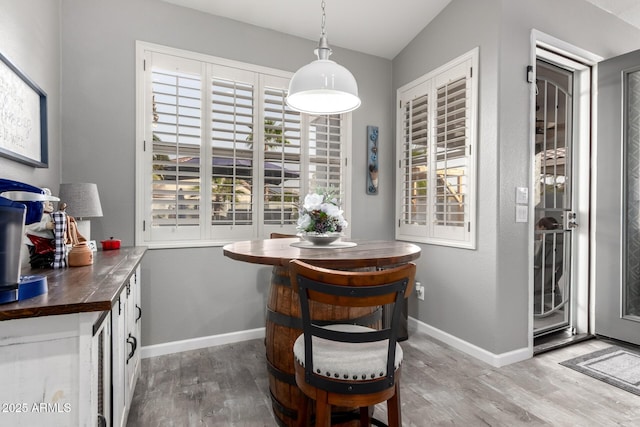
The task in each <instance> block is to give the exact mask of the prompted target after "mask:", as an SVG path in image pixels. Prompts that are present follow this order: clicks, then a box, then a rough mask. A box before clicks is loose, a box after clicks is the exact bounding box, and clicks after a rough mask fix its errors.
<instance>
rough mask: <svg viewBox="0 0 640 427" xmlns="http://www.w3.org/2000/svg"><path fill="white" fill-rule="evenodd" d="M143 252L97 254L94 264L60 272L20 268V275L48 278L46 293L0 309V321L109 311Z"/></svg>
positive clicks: (134, 249) (139, 249)
mask: <svg viewBox="0 0 640 427" xmlns="http://www.w3.org/2000/svg"><path fill="white" fill-rule="evenodd" d="M145 251H146V248H144V247H127V248H121V249H118V250H113V251H98V252H97V253H95V254H94V257H93V264H92V265H87V266H84V267H67V268H61V269H53V268H43V269H32V268H30V267H29V266H28V264H27V266H26V267H23V269H22V272H21V273H22V275H40V276H46V277H47V285H48V292H47V293H45V294H42V295H39V296H36V297H33V298H29V299H25V300H22V301H17V302H13V303H9V304H1V305H0V320H10V319H21V318H26V317H39V316H50V315H56V314H72V313H83V312H92V311H108V310H111V308H112V307H113V304H114V303H115V302H116V300H117V297H118V295H119V294H120V292H121V291H122V289H123V288H124V286H125V284H126V283H127V281H128V279H129V278H130V277H131V275H132V274H133V273H134V271H135V268H136V267H137V265H138V264H139V263H140V261H141V260H142V257H143V255H144V253H145Z"/></svg>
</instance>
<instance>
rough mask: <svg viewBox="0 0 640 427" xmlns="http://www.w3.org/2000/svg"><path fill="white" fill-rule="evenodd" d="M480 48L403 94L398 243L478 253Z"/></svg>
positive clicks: (399, 118)
mask: <svg viewBox="0 0 640 427" xmlns="http://www.w3.org/2000/svg"><path fill="white" fill-rule="evenodd" d="M477 63H478V53H477V49H474V50H473V51H471V52H469V53H467V54H465V55H463V56H462V57H460V58H457V59H455V60H454V61H451V62H450V63H448V64H446V65H445V66H443V67H440V68H439V69H437V70H435V71H433V72H431V73H428V74H426V75H424V76H422V77H420V78H419V79H417V80H415V81H414V82H411V83H409V84H407V85H405V86H403V87H401V88H400V89H399V90H398V94H397V96H398V107H399V109H398V116H397V126H396V128H397V132H398V134H397V158H398V159H399V161H398V171H397V174H396V186H397V193H396V194H397V198H398V203H397V206H398V208H397V211H396V220H397V225H398V228H397V231H396V238H397V239H400V240H409V241H415V242H423V243H433V244H441V245H447V246H458V247H463V248H475V231H474V229H475V210H476V207H475V157H474V152H477V149H476V147H475V141H476V134H477V131H476V115H477V78H478V77H477V72H474V70H477V69H478V67H477Z"/></svg>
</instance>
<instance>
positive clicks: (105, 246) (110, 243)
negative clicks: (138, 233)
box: [100, 237, 120, 251]
mask: <svg viewBox="0 0 640 427" xmlns="http://www.w3.org/2000/svg"><path fill="white" fill-rule="evenodd" d="M100 243H102V250H103V251H110V250H112V249H120V239H114V238H113V237H112V238H110V239H109V240H102V241H101V242H100Z"/></svg>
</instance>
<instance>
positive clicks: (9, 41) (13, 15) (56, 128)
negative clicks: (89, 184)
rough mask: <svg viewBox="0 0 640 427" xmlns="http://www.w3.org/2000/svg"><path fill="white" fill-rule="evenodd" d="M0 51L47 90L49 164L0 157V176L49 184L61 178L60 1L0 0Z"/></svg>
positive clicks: (35, 183) (56, 185) (54, 183)
mask: <svg viewBox="0 0 640 427" xmlns="http://www.w3.org/2000/svg"><path fill="white" fill-rule="evenodd" d="M0 53H2V54H3V55H4V56H5V57H7V58H8V59H9V60H10V61H11V62H12V63H13V64H14V65H16V66H17V67H18V68H20V69H21V70H22V72H23V73H25V74H26V75H27V76H28V77H29V78H30V79H31V80H33V81H34V82H35V83H36V84H37V85H38V86H40V88H41V89H42V90H44V92H45V93H46V94H47V102H48V108H47V113H48V122H49V126H48V137H49V167H48V168H34V167H31V166H27V165H24V164H21V163H18V162H15V161H13V160H10V159H6V158H4V157H0V178H6V179H13V180H16V181H22V182H26V183H28V184H32V185H36V186H39V187H48V188H50V189H51V190H52V191H53V192H54V194H55V193H57V191H58V184H59V182H60V2H59V1H58V0H51V1H42V0H22V1H13V0H0Z"/></svg>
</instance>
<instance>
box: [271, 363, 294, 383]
mask: <svg viewBox="0 0 640 427" xmlns="http://www.w3.org/2000/svg"><path fill="white" fill-rule="evenodd" d="M267 371H269V373H270V374H271V375H272V376H273V377H274V378H275V379H276V380H278V381H281V382H283V383H286V384H289V385H296V376H295V374H288V373H286V372H283V371H282V370H280V369H278V368H276V367H275V366H273V364H272V363H271V362H270V361H268V360H267Z"/></svg>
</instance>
